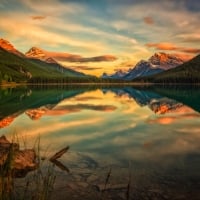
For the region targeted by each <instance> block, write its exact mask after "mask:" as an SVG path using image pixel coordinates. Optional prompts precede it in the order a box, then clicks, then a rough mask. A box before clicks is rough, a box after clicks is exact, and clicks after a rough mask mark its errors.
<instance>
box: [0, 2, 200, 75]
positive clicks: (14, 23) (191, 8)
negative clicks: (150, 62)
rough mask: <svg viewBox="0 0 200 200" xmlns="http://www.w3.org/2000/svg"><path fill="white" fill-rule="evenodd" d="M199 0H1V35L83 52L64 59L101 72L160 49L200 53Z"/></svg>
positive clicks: (25, 46)
mask: <svg viewBox="0 0 200 200" xmlns="http://www.w3.org/2000/svg"><path fill="white" fill-rule="evenodd" d="M199 19H200V1H199V0H162V1H158V0H0V37H1V38H4V39H6V40H8V41H10V42H11V43H12V44H13V45H14V46H15V47H16V48H17V49H18V50H20V51H21V52H23V53H25V52H27V51H28V50H29V49H30V48H31V47H32V46H36V47H40V48H42V49H45V50H47V51H53V52H66V53H70V54H75V55H80V56H82V57H84V58H90V57H96V56H104V55H106V56H107V55H109V56H112V59H103V60H101V59H86V60H87V61H88V62H85V61H84V62H80V61H79V62H64V61H62V64H63V65H65V66H67V67H70V68H73V69H75V70H78V71H81V72H84V73H86V74H92V75H97V76H100V75H101V74H102V73H103V72H106V73H108V74H111V73H114V72H115V71H117V70H125V71H127V70H128V69H129V68H132V67H133V66H134V65H135V64H136V63H137V62H138V61H140V60H141V59H148V58H149V57H150V56H151V55H153V54H154V53H155V52H166V53H173V54H181V55H184V56H190V57H191V56H195V55H197V54H199V53H200V26H199V25H200V23H199Z"/></svg>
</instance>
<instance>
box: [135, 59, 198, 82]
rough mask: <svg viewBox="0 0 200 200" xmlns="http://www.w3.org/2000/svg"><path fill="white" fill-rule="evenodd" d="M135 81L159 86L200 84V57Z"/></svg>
mask: <svg viewBox="0 0 200 200" xmlns="http://www.w3.org/2000/svg"><path fill="white" fill-rule="evenodd" d="M133 81H134V82H140V83H146V82H151V83H159V84H170V83H175V84H176V83H186V84H190V83H192V84H197V83H200V55H198V56H196V57H195V58H193V59H192V60H190V61H188V62H186V63H184V64H182V65H180V66H178V67H176V68H173V69H170V70H167V71H164V72H161V73H159V74H156V75H152V76H148V77H143V78H137V79H134V80H133Z"/></svg>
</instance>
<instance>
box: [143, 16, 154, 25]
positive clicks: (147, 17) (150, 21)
mask: <svg viewBox="0 0 200 200" xmlns="http://www.w3.org/2000/svg"><path fill="white" fill-rule="evenodd" d="M143 20H144V23H145V24H148V25H152V24H154V20H153V18H152V17H149V16H146V17H144V18H143Z"/></svg>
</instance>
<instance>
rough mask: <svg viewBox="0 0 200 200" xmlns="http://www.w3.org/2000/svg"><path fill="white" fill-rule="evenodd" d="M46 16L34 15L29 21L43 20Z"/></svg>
mask: <svg viewBox="0 0 200 200" xmlns="http://www.w3.org/2000/svg"><path fill="white" fill-rule="evenodd" d="M46 17H47V16H42V15H35V16H31V19H33V20H43V19H45V18H46Z"/></svg>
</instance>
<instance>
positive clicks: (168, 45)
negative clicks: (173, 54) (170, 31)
mask: <svg viewBox="0 0 200 200" xmlns="http://www.w3.org/2000/svg"><path fill="white" fill-rule="evenodd" d="M146 46H147V47H149V48H152V47H153V48H155V49H156V50H168V51H180V52H184V53H192V54H198V53H200V48H189V47H180V46H176V45H175V44H173V43H165V42H163V43H147V44H146Z"/></svg>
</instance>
